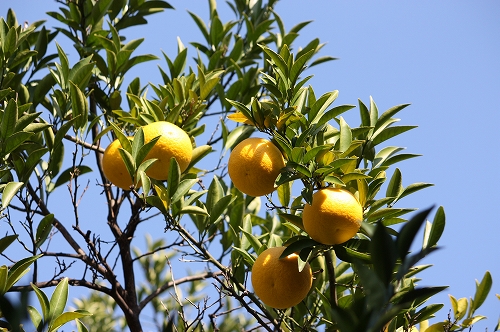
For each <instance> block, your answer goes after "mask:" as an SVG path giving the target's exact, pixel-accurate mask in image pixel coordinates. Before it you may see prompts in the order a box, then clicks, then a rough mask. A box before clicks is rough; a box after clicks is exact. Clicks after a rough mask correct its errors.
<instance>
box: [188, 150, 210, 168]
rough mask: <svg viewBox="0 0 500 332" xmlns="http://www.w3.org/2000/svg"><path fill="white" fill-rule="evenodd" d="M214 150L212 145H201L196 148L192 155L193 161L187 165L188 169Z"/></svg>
mask: <svg viewBox="0 0 500 332" xmlns="http://www.w3.org/2000/svg"><path fill="white" fill-rule="evenodd" d="M212 151H213V149H212V146H211V145H200V146H197V147H196V148H194V149H193V154H192V156H191V161H190V162H189V166H188V167H187V169H190V168H191V167H193V166H194V165H196V163H197V162H199V161H200V160H202V159H203V158H204V157H205V156H206V155H208V154H209V153H210V152H212Z"/></svg>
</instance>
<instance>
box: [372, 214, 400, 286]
mask: <svg viewBox="0 0 500 332" xmlns="http://www.w3.org/2000/svg"><path fill="white" fill-rule="evenodd" d="M370 254H371V258H372V262H373V268H374V269H375V272H376V273H377V275H378V277H379V278H380V280H382V282H383V283H384V285H386V286H387V285H389V283H390V282H391V280H392V275H393V272H394V266H395V264H396V259H397V251H396V244H395V242H394V241H393V239H392V237H391V235H389V233H388V232H387V231H386V228H385V226H384V225H383V224H382V223H381V222H378V223H377V226H376V227H375V232H374V234H373V237H372V240H371V241H370Z"/></svg>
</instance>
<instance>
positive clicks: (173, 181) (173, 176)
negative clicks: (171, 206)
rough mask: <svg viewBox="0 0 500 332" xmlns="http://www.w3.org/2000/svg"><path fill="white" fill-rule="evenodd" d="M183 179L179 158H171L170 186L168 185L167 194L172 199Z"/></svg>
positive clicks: (169, 169)
mask: <svg viewBox="0 0 500 332" xmlns="http://www.w3.org/2000/svg"><path fill="white" fill-rule="evenodd" d="M180 179H181V169H180V167H179V164H178V163H177V160H176V159H175V158H174V157H172V158H170V166H169V168H168V186H167V195H168V199H169V200H171V199H172V197H173V196H174V194H175V192H176V191H177V187H178V186H179V183H180Z"/></svg>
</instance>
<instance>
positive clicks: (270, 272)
mask: <svg viewBox="0 0 500 332" xmlns="http://www.w3.org/2000/svg"><path fill="white" fill-rule="evenodd" d="M284 250H285V247H274V248H268V249H266V250H264V251H263V252H262V253H261V254H260V255H259V257H257V259H256V260H255V263H254V264H253V267H252V286H253V290H254V292H255V294H256V295H257V296H258V297H259V298H260V299H261V300H262V302H264V303H265V304H266V305H268V306H270V307H273V308H276V309H285V308H290V307H293V306H295V305H297V304H299V303H300V301H302V300H303V299H305V298H306V296H307V293H309V290H310V289H311V286H312V280H313V279H312V270H311V267H310V266H309V263H306V266H305V267H304V269H303V270H302V271H300V272H299V268H298V257H299V256H298V255H296V254H291V255H288V256H286V257H284V258H282V259H279V257H280V256H281V254H282V253H283V251H284Z"/></svg>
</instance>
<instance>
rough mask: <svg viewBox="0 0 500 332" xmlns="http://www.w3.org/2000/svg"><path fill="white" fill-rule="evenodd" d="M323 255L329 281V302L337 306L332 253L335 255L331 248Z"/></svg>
mask: <svg viewBox="0 0 500 332" xmlns="http://www.w3.org/2000/svg"><path fill="white" fill-rule="evenodd" d="M323 255H324V256H325V263H326V269H327V270H328V280H329V281H330V302H331V304H332V306H337V305H338V301H337V283H336V281H335V265H334V263H333V259H332V255H335V252H334V251H333V249H329V250H327V251H325V252H324V253H323Z"/></svg>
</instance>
